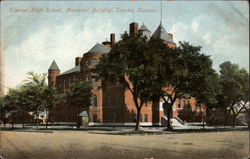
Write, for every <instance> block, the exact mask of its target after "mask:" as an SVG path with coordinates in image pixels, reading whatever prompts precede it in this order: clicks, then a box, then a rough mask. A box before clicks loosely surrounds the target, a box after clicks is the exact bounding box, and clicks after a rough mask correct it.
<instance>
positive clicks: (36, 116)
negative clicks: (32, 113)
mask: <svg viewBox="0 0 250 159" xmlns="http://www.w3.org/2000/svg"><path fill="white" fill-rule="evenodd" d="M36 130H38V112H37V110H36Z"/></svg>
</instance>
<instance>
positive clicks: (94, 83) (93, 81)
mask: <svg viewBox="0 0 250 159" xmlns="http://www.w3.org/2000/svg"><path fill="white" fill-rule="evenodd" d="M92 85H93V86H96V81H95V78H92Z"/></svg>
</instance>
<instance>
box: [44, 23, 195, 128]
mask: <svg viewBox="0 0 250 159" xmlns="http://www.w3.org/2000/svg"><path fill="white" fill-rule="evenodd" d="M129 28H130V35H139V36H147V37H148V38H150V37H151V35H150V34H151V31H150V30H149V29H148V28H147V27H146V26H145V25H144V24H143V25H142V26H141V27H140V29H138V23H135V22H133V23H131V24H130V27H129ZM152 37H154V38H160V39H162V40H164V43H165V44H166V45H168V46H169V47H175V46H176V44H175V43H174V41H173V35H172V34H170V33H167V31H166V30H165V28H164V27H163V26H162V24H160V25H159V26H158V28H157V29H156V30H155V32H154V33H153V34H152ZM114 43H115V34H114V33H111V34H110V41H104V42H102V44H99V43H98V44H96V45H94V46H93V47H92V48H91V49H90V50H89V51H88V52H86V53H84V54H83V56H82V57H76V58H75V66H74V67H73V68H71V69H69V70H67V71H65V72H63V73H60V69H59V67H58V66H57V64H56V62H55V61H53V63H52V64H51V66H50V68H49V70H48V73H49V76H48V81H49V82H48V83H49V86H51V87H56V88H57V89H58V90H59V91H60V92H62V93H63V92H65V90H67V89H68V88H69V85H70V83H71V82H73V81H76V80H77V81H78V80H80V81H81V80H85V81H90V82H91V83H92V86H93V89H92V93H93V98H92V100H93V102H92V103H93V104H92V105H91V106H90V107H89V114H88V115H89V125H90V126H92V125H112V126H114V125H117V126H118V125H119V126H122V125H124V126H126V125H135V119H136V112H137V110H136V107H135V105H134V102H133V98H132V94H131V92H129V91H128V90H126V89H124V87H123V86H122V85H120V84H119V83H107V84H106V87H105V88H100V86H101V82H100V81H95V78H94V76H95V74H93V73H92V72H91V71H90V70H91V69H92V68H93V67H95V65H97V64H98V63H99V60H100V58H101V57H102V56H103V55H105V54H108V53H109V51H110V50H111V48H112V45H113V44H114ZM187 105H189V106H190V107H189V108H188V109H189V110H193V111H196V110H197V109H196V105H195V99H193V98H191V99H182V100H179V99H178V100H177V101H176V103H175V104H174V106H173V112H174V113H173V115H174V116H178V112H179V111H182V110H184V107H185V106H187ZM72 108H73V107H69V106H66V105H60V106H58V107H56V108H54V109H53V110H52V111H51V112H50V114H49V120H50V121H51V122H74V121H75V120H76V116H77V112H76V110H74V109H72ZM162 116H163V108H162V101H160V103H158V102H157V103H152V102H148V103H147V104H145V105H144V106H143V108H142V110H141V125H148V126H150V125H161V119H162Z"/></svg>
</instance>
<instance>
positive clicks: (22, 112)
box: [22, 111, 24, 128]
mask: <svg viewBox="0 0 250 159" xmlns="http://www.w3.org/2000/svg"><path fill="white" fill-rule="evenodd" d="M22 115H23V128H24V111H22Z"/></svg>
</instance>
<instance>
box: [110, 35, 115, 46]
mask: <svg viewBox="0 0 250 159" xmlns="http://www.w3.org/2000/svg"><path fill="white" fill-rule="evenodd" d="M110 43H111V46H113V45H114V44H115V33H111V34H110Z"/></svg>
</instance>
